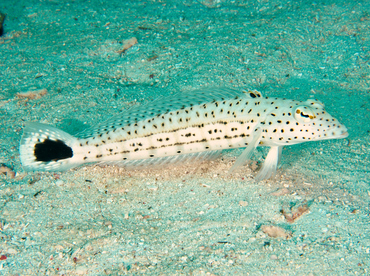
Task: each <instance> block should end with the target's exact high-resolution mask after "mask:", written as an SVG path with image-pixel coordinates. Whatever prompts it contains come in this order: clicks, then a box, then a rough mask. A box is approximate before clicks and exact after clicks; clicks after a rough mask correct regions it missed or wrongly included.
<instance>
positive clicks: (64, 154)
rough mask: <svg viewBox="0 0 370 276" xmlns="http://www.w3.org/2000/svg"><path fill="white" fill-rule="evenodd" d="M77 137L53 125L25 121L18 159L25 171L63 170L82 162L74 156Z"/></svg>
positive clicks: (77, 143) (77, 144)
mask: <svg viewBox="0 0 370 276" xmlns="http://www.w3.org/2000/svg"><path fill="white" fill-rule="evenodd" d="M76 146H79V142H78V139H77V138H75V137H73V136H72V135H70V134H68V133H66V132H64V131H62V130H60V129H57V128H55V127H52V126H49V125H45V124H40V123H26V126H25V128H24V130H23V136H22V139H21V142H20V149H19V151H20V159H21V162H22V165H23V168H24V170H26V171H65V170H68V169H71V168H74V167H77V166H79V165H81V164H82V162H81V160H79V159H78V158H76V156H74V148H76Z"/></svg>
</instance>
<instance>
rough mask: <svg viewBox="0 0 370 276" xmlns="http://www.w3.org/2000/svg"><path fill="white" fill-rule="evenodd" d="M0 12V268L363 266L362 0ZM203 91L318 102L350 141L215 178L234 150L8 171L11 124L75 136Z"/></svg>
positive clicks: (47, 5)
mask: <svg viewBox="0 0 370 276" xmlns="http://www.w3.org/2000/svg"><path fill="white" fill-rule="evenodd" d="M0 12H2V13H4V14H7V17H6V19H5V22H4V34H3V36H1V37H0V119H1V122H2V123H1V125H0V130H1V134H0V135H1V136H0V137H1V138H0V147H1V152H2V155H1V157H0V162H1V163H2V164H3V165H4V166H6V167H7V168H10V169H11V170H12V171H13V172H15V177H12V174H11V172H10V171H8V170H7V169H3V170H4V174H1V175H0V183H1V188H0V195H1V204H0V206H1V213H0V222H1V225H0V226H1V228H0V230H1V232H0V234H1V239H0V243H1V245H0V256H4V257H1V258H0V259H1V260H0V272H1V273H2V274H4V275H17V274H18V275H43V274H45V275H58V274H61V275H62V274H64V275H84V274H86V275H121V274H130V273H132V274H135V273H136V274H148V275H160V274H162V275H182V274H184V275H189V274H191V273H192V274H193V275H211V273H213V274H215V275H228V274H236V275H256V274H261V275H366V274H368V273H369V267H368V266H369V254H370V246H369V244H370V241H369V238H368V237H367V236H366V233H367V232H368V231H369V226H368V225H369V224H368V222H369V220H368V213H369V209H368V208H369V180H368V179H369V149H368V144H369V131H370V129H369V124H368V122H369V112H368V111H369V108H370V106H369V83H370V74H369V67H370V63H369V60H370V57H369V54H370V49H369V45H370V44H369V39H370V36H369V22H370V15H369V13H370V4H369V2H368V1H316V2H312V1H293V2H289V1H211V0H209V1H109V2H104V1H18V2H16V3H14V1H7V0H5V1H4V0H2V1H1V2H0ZM132 38H136V39H137V43H136V44H135V45H133V46H132V47H130V48H128V49H127V50H126V51H124V52H122V49H123V48H124V47H125V45H126V43H127V40H129V39H132ZM209 86H213V87H215V86H216V87H218V86H229V87H249V88H252V89H257V90H259V91H261V93H262V94H263V95H265V96H276V97H285V98H292V99H297V100H306V99H310V98H317V99H319V100H320V101H322V102H324V103H325V105H326V109H327V111H328V112H329V113H330V114H332V115H333V116H335V117H336V118H338V119H339V120H340V121H341V122H342V123H343V124H345V125H346V126H347V127H348V129H349V134H350V136H349V137H348V139H345V140H335V141H334V140H333V141H322V142H313V143H307V144H302V145H297V146H292V147H286V148H285V149H284V152H283V159H282V164H281V166H280V169H279V171H278V175H277V177H276V178H275V179H272V180H269V181H265V182H262V183H259V184H255V183H253V178H252V176H253V175H254V174H255V172H254V169H253V166H250V167H248V168H247V167H246V169H245V172H243V171H241V172H239V173H237V174H235V175H233V176H227V175H226V172H227V169H228V168H229V167H230V166H231V163H232V161H233V160H234V159H235V158H234V157H235V156H237V155H238V154H240V151H234V152H228V153H227V155H226V156H225V157H223V158H220V159H218V160H216V161H213V162H208V163H207V162H205V163H202V164H201V165H199V166H194V165H193V166H192V165H186V166H181V165H180V166H174V167H171V168H163V169H160V170H143V171H134V172H127V171H125V170H123V169H116V168H111V167H106V168H100V167H85V168H79V169H75V170H72V171H68V172H64V173H57V174H54V173H25V172H23V170H22V167H21V165H20V162H19V153H18V150H19V140H20V136H21V134H22V128H23V126H24V122H26V121H36V122H42V123H47V124H51V125H54V126H56V127H58V128H61V129H63V130H65V131H67V132H69V133H71V134H75V133H77V132H79V131H81V130H83V129H85V128H87V127H90V126H93V125H94V124H97V123H99V122H101V121H102V120H105V119H108V118H110V117H111V116H113V115H115V114H117V113H119V112H120V111H121V110H125V109H128V108H129V107H131V106H133V105H140V104H143V103H146V102H149V101H152V100H154V99H156V98H158V97H159V96H169V95H171V94H174V93H177V92H180V91H183V92H187V91H191V90H194V89H198V88H203V87H209ZM42 89H46V91H47V93H46V94H44V95H39V96H38V93H39V92H37V91H40V90H42ZM29 91H36V92H35V93H33V94H35V95H36V96H35V98H30V94H26V95H24V94H22V93H26V92H29ZM19 93H20V95H19ZM41 94H43V93H41ZM31 95H32V93H31ZM265 153H266V150H265V149H259V150H258V151H257V152H256V154H255V157H254V160H256V161H259V162H260V161H262V160H263V156H265ZM254 165H256V163H254ZM3 168H5V167H3ZM300 206H301V207H302V206H306V207H305V208H308V211H306V212H304V213H303V214H302V215H301V216H300V217H299V218H297V219H296V220H294V222H289V218H288V219H287V216H284V214H285V215H286V214H287V213H288V214H291V213H296V212H297V210H298V207H300ZM264 226H277V227H280V228H279V229H281V230H284V231H283V233H285V234H286V236H284V235H285V234H283V237H280V238H274V237H270V236H269V235H268V233H265V232H264V231H263V229H265V228H264ZM207 273H208V274H207Z"/></svg>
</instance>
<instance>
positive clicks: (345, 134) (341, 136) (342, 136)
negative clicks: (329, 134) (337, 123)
mask: <svg viewBox="0 0 370 276" xmlns="http://www.w3.org/2000/svg"><path fill="white" fill-rule="evenodd" d="M348 135H349V134H348V131H346V132H343V133H342V134H341V135H339V137H340V138H346V137H348Z"/></svg>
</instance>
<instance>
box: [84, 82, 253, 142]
mask: <svg viewBox="0 0 370 276" xmlns="http://www.w3.org/2000/svg"><path fill="white" fill-rule="evenodd" d="M246 91H247V90H244V91H243V90H241V89H240V90H235V89H231V88H206V89H200V90H195V91H190V92H180V93H177V94H175V95H172V96H168V97H163V98H159V99H157V100H154V101H152V102H149V103H147V104H144V105H139V106H134V107H132V108H130V109H128V110H125V111H123V112H122V113H119V114H117V115H116V116H114V117H112V118H110V119H109V120H108V121H105V122H104V123H102V124H99V125H97V126H94V127H92V128H89V129H87V130H84V131H83V132H80V133H79V134H77V136H78V137H79V138H88V137H91V136H93V135H94V134H95V133H96V132H99V131H100V130H101V129H105V128H108V129H114V128H115V127H117V128H119V127H120V126H122V125H128V124H134V123H137V122H138V121H142V120H145V119H149V118H153V117H155V116H158V115H160V114H164V113H167V112H170V111H173V110H177V109H181V108H187V107H191V106H195V105H201V104H204V103H208V102H215V101H223V100H231V99H237V98H245V97H251V98H254V96H257V95H258V97H260V94H258V93H259V92H257V91H248V92H246ZM250 93H253V96H251V95H250Z"/></svg>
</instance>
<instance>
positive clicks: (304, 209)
mask: <svg viewBox="0 0 370 276" xmlns="http://www.w3.org/2000/svg"><path fill="white" fill-rule="evenodd" d="M308 211H309V208H308V206H307V204H305V205H303V206H299V207H298V208H297V210H295V211H292V212H291V213H287V212H286V211H285V210H284V209H282V210H281V213H282V214H283V215H284V217H285V219H286V221H287V222H289V223H293V222H294V221H295V220H296V219H297V218H299V217H300V216H302V215H303V214H304V213H307V212H308Z"/></svg>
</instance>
